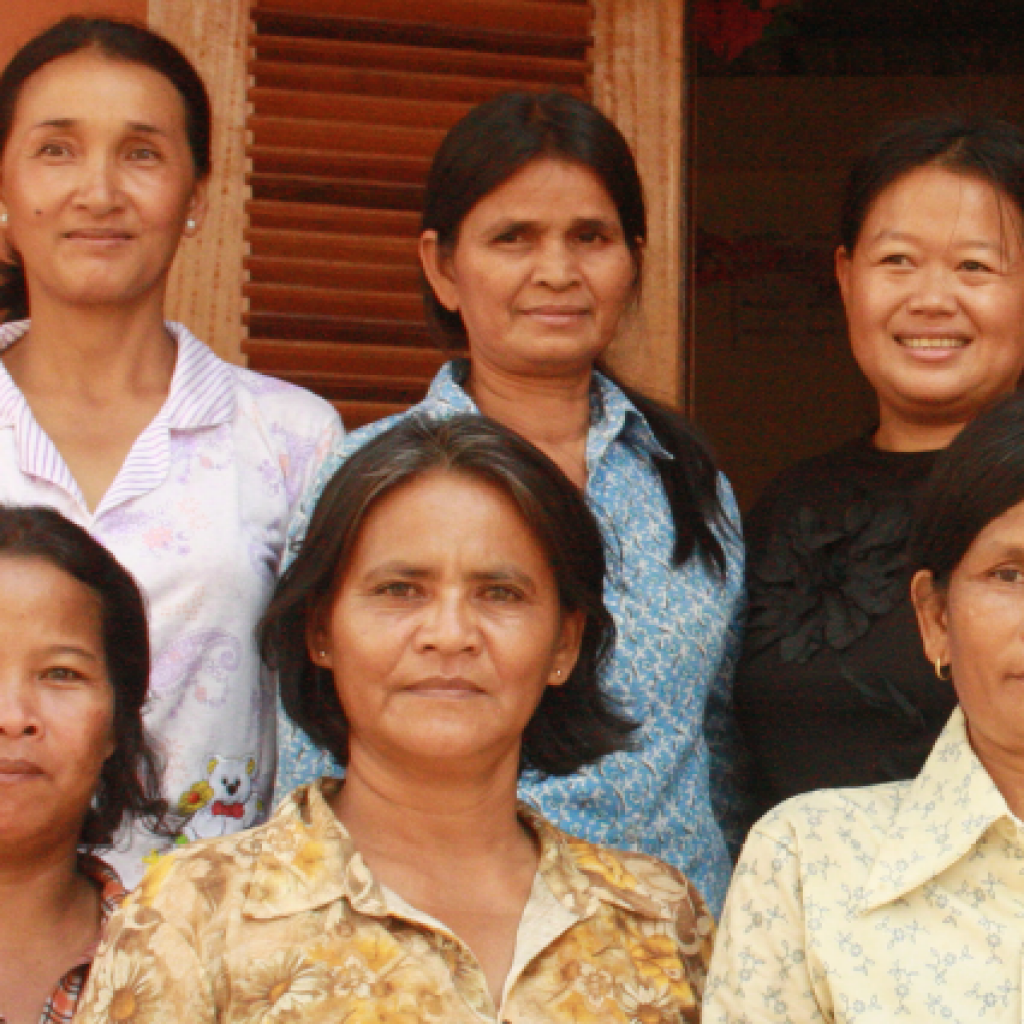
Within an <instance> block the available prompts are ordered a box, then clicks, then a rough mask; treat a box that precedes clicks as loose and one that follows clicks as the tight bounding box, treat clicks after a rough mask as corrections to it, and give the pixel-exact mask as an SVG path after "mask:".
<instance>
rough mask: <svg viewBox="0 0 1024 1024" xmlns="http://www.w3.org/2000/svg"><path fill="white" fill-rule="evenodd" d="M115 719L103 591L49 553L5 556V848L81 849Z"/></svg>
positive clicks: (0, 840)
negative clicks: (47, 557) (72, 573)
mask: <svg viewBox="0 0 1024 1024" xmlns="http://www.w3.org/2000/svg"><path fill="white" fill-rule="evenodd" d="M113 719H114V692H113V688H112V686H111V683H110V680H109V678H108V675H107V667H106V659H105V656H104V649H103V640H102V630H101V620H100V605H99V601H98V600H97V598H96V597H95V595H94V594H93V593H92V591H90V590H89V588H88V587H86V586H85V585H84V584H82V583H79V582H78V581H77V580H75V579H74V578H73V577H71V576H69V575H68V574H67V573H66V572H63V571H62V570H60V569H58V568H56V567H55V566H53V565H51V564H50V563H49V562H46V561H43V560H42V559H36V558H23V557H11V556H0V851H3V850H17V851H22V852H24V851H25V850H39V849H60V850H68V849H69V848H70V849H71V850H73V849H74V847H75V845H76V844H77V841H78V835H79V832H80V830H81V826H82V821H83V820H84V818H85V815H86V812H87V810H88V808H89V801H90V800H91V799H92V795H93V792H94V791H95V789H96V785H97V783H98V781H99V776H100V771H101V770H102V767H103V762H104V761H105V760H106V759H107V758H108V757H109V756H110V754H111V753H113V750H114V741H113Z"/></svg>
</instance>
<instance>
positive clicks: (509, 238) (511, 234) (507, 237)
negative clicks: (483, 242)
mask: <svg viewBox="0 0 1024 1024" xmlns="http://www.w3.org/2000/svg"><path fill="white" fill-rule="evenodd" d="M525 240H526V234H525V233H524V232H522V231H519V230H517V229H513V230H510V231H502V233H501V234H500V235H495V237H494V241H495V242H497V243H498V244H499V245H516V244H518V243H519V242H523V241H525Z"/></svg>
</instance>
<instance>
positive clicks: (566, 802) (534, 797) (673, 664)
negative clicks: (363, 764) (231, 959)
mask: <svg viewBox="0 0 1024 1024" xmlns="http://www.w3.org/2000/svg"><path fill="white" fill-rule="evenodd" d="M464 369H465V367H464V365H463V364H459V363H449V364H447V365H446V366H445V367H443V368H442V370H441V372H440V373H439V374H438V376H437V377H436V378H435V380H434V382H433V384H432V385H431V388H430V391H429V393H428V394H427V397H426V399H425V400H424V401H423V402H422V403H420V405H418V406H416V407H414V408H413V409H412V410H410V413H407V414H403V415H409V414H411V413H421V414H425V415H428V416H431V417H436V418H444V417H447V416H454V415H457V414H460V413H476V412H477V409H476V406H475V405H474V404H473V401H472V399H471V398H470V397H469V395H468V394H467V393H466V391H465V390H464V389H463V388H462V387H461V386H460V384H459V380H460V379H461V375H462V374H463V373H464ZM397 419H398V417H392V418H391V419H388V420H383V421H381V422H379V423H374V424H371V425H369V426H367V427H364V428H362V429H361V430H357V431H355V432H354V433H352V434H350V435H349V436H348V437H347V438H346V440H345V444H344V446H343V448H342V450H341V453H340V454H339V455H338V456H337V457H336V458H333V459H331V460H329V461H328V462H327V463H326V464H325V465H324V467H323V470H322V471H321V474H320V477H319V480H318V481H317V485H316V487H315V488H314V492H315V493H319V491H320V490H322V489H323V487H324V485H325V484H326V482H327V481H328V480H329V479H330V477H331V476H332V475H333V473H334V472H335V470H336V469H337V468H338V466H339V465H340V464H341V463H342V462H343V461H344V460H345V459H346V458H347V457H348V456H349V455H351V454H352V452H354V451H355V450H357V449H358V448H360V447H361V446H362V445H364V444H365V443H366V442H367V441H369V440H370V439H371V438H373V437H376V436H377V435H378V434H380V433H381V432H382V431H384V430H385V429H387V428H388V427H390V426H393V425H394V424H395V423H396V422H397ZM655 456H658V457H666V458H667V457H668V455H667V453H666V452H665V451H664V449H663V448H662V447H661V445H660V444H659V443H658V441H657V440H656V438H655V437H654V434H653V433H652V432H651V429H650V427H649V426H648V424H647V421H646V420H645V419H644V418H643V417H642V416H641V415H640V413H639V412H638V411H637V409H636V407H635V406H634V405H633V404H632V403H631V402H630V401H629V400H628V399H627V398H626V396H625V395H624V394H623V393H622V391H621V390H619V388H617V387H616V386H615V385H614V384H612V383H611V381H609V380H607V379H606V378H604V377H602V376H601V375H600V374H596V375H595V380H594V391H593V393H592V399H591V427H590V431H589V433H588V435H587V447H586V463H587V486H586V491H585V494H586V498H587V501H588V503H589V505H590V508H591V510H592V511H593V512H594V514H595V515H596V517H597V520H598V522H599V523H600V525H601V528H602V531H603V533H604V536H605V540H606V546H607V551H608V577H607V582H606V586H605V593H604V598H605V603H606V604H607V605H608V610H609V611H610V612H611V614H612V617H613V618H614V620H615V627H616V642H615V648H614V651H613V653H612V658H611V660H610V663H609V665H608V668H607V669H606V673H605V676H604V679H603V684H604V686H605V687H606V688H607V690H608V692H609V693H611V694H612V696H614V697H615V698H616V699H617V700H618V701H619V702H620V703H621V705H622V707H623V708H624V709H625V711H626V714H627V715H629V716H630V717H632V718H633V719H634V721H637V722H639V723H640V728H639V730H638V731H637V733H636V734H635V736H634V740H635V741H636V748H635V749H634V750H632V751H630V752H626V753H619V754H613V755H611V756H609V757H605V758H603V759H602V760H601V761H600V762H598V763H597V764H594V765H591V766H589V767H587V768H584V769H582V770H581V771H579V772H577V773H576V774H574V775H571V776H568V777H564V778H548V779H543V780H541V779H537V778H533V777H529V776H527V777H525V778H524V779H522V780H521V785H520V793H521V795H522V797H523V798H524V799H526V800H527V801H529V802H530V803H532V804H534V805H535V806H536V807H538V808H539V809H540V810H541V812H542V813H543V814H544V815H546V816H547V817H548V818H550V819H551V820H552V821H554V822H555V823H556V824H557V825H559V826H560V827H561V828H564V829H565V830H566V831H568V832H572V833H573V834H574V835H580V836H583V837H585V838H586V839H589V840H590V841H591V842H594V843H600V844H602V845H606V846H615V847H618V848H621V849H633V850H643V851H644V852H645V853H649V854H652V855H653V856H655V857H658V858H659V859H661V860H664V861H667V862H668V863H670V864H674V865H675V866H676V867H678V868H679V869H680V870H681V871H682V872H683V873H684V874H685V875H686V876H687V877H688V878H690V879H691V880H692V881H693V882H694V883H695V884H696V885H697V887H698V888H699V889H700V891H701V893H703V895H704V898H705V899H706V900H707V901H708V904H709V906H711V908H712V910H713V911H714V912H715V913H717V912H718V910H720V909H721V905H722V900H723V899H724V897H725V890H726V887H727V885H728V883H729V875H730V873H731V870H732V862H731V859H730V856H729V852H728V849H727V843H728V844H729V845H731V846H732V847H733V849H734V851H735V852H738V849H739V844H740V842H741V841H742V837H743V834H744V832H745V829H746V825H747V824H749V818H748V811H747V803H746V794H745V777H744V775H743V769H742V765H743V760H742V756H741V752H740V747H739V743H738V738H737V731H736V724H735V720H734V715H733V705H732V676H733V669H734V667H735V660H736V657H737V654H738V651H739V642H740V626H741V620H742V615H743V546H742V542H741V538H740V529H739V522H738V513H737V511H736V505H735V501H734V499H733V496H732V491H731V489H730V487H729V484H728V482H727V481H726V480H725V478H724V477H720V478H719V488H720V493H721V498H722V504H723V507H724V509H725V514H726V517H727V519H728V522H729V527H730V528H727V529H726V530H725V531H723V534H722V535H721V537H720V539H721V541H722V544H723V547H724V549H725V552H726V556H727V559H728V566H727V574H726V578H725V579H724V580H722V579H720V578H718V577H717V576H716V575H714V573H713V572H711V571H710V570H709V569H708V568H707V566H706V565H705V564H704V562H703V560H702V559H700V558H698V557H694V558H691V559H690V560H689V561H688V562H687V563H686V564H685V565H683V566H681V567H678V568H677V567H674V566H673V565H672V563H671V552H672V543H673V538H674V530H673V526H672V517H671V512H670V510H669V506H668V501H667V499H666V497H665V492H664V489H663V488H662V484H661V478H660V477H659V476H658V474H657V471H656V468H655V466H654V457H655ZM309 511H310V509H309V508H307V509H306V513H307V514H308V512H309ZM305 525H306V524H305V521H303V520H301V519H300V520H299V521H298V522H297V524H296V528H295V530H294V531H293V534H292V537H293V544H296V545H297V544H298V543H299V541H300V538H301V536H302V534H303V533H304V532H305ZM278 741H279V752H280V753H279V761H278V780H277V793H278V794H283V793H287V792H289V791H290V790H292V789H294V788H295V787H296V786H298V785H300V784H302V783H304V782H309V781H311V780H312V779H314V778H317V777H319V776H321V775H332V774H341V772H342V769H341V768H339V766H337V765H335V764H334V763H333V762H332V760H331V758H330V757H329V755H327V754H325V753H324V752H323V751H321V750H319V749H318V748H317V747H316V746H315V745H314V744H313V743H312V741H311V740H310V739H309V737H307V736H306V735H305V733H303V732H302V731H301V730H300V729H298V728H297V727H296V726H295V725H294V724H293V723H292V722H291V720H290V719H289V718H288V716H287V715H286V714H285V713H284V711H283V709H281V708H280V707H279V709H278Z"/></svg>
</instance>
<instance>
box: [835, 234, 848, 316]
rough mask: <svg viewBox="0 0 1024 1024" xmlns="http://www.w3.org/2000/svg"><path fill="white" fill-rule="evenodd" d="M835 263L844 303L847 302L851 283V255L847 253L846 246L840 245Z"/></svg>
mask: <svg viewBox="0 0 1024 1024" xmlns="http://www.w3.org/2000/svg"><path fill="white" fill-rule="evenodd" d="M835 261H836V281H838V282H839V292H840V294H841V295H842V297H843V302H846V298H847V294H846V293H847V289H848V287H849V283H850V254H849V253H848V252H847V251H846V246H845V245H840V246H839V247H838V248H837V249H836V255H835Z"/></svg>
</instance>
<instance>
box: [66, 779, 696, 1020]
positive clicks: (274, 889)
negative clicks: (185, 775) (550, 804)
mask: <svg viewBox="0 0 1024 1024" xmlns="http://www.w3.org/2000/svg"><path fill="white" fill-rule="evenodd" d="M336 785H337V783H336V782H331V781H324V782H321V783H319V784H317V785H315V786H312V787H303V788H302V789H300V790H298V791H296V793H295V794H293V795H292V797H291V798H290V799H289V800H287V801H285V803H284V805H283V806H282V808H281V810H280V811H279V812H278V813H277V815H275V817H274V818H273V819H271V821H269V822H268V823H267V824H266V825H263V826H261V827H259V828H257V829H253V830H251V831H249V832H246V833H241V834H238V835H233V836H225V837H223V838H221V839H213V840H209V841H206V842H200V843H196V844H194V845H192V846H188V847H185V848H183V849H181V850H180V851H178V852H176V853H174V854H171V855H168V856H167V857H163V858H161V859H160V861H159V862H158V863H157V864H156V865H155V866H154V868H153V870H152V872H151V874H150V875H149V876H148V877H147V879H146V880H145V882H144V883H143V885H142V887H141V888H140V889H139V890H138V891H137V892H136V893H135V894H134V896H132V897H131V898H130V899H129V900H128V902H127V903H126V904H125V906H124V908H123V909H122V911H121V912H120V913H119V914H118V915H116V916H115V918H114V919H112V921H111V924H110V927H109V929H108V933H107V939H106V941H105V943H104V946H103V948H101V950H100V953H99V955H98V957H97V959H96V961H95V963H94V965H93V970H92V975H91V980H90V984H89V988H88V990H87V991H86V993H85V995H84V996H83V1000H82V1003H81V1005H80V1008H79V1016H78V1018H77V1022H78V1024H100V1022H107V1024H178V1022H180V1021H183V1020H188V1021H189V1022H190V1024H204V1022H209V1024H212V1022H213V1021H218V1022H224V1024H256V1022H257V1021H259V1022H262V1024H321V1022H322V1024H339V1022H344V1024H481V1022H482V1021H498V1020H514V1021H517V1022H521V1024H548V1022H550V1024H570V1022H571V1024H669V1022H671V1024H680V1022H694V1021H698V1020H699V1019H700V1011H699V1005H700V997H701V994H702V992H703V986H704V977H705V973H706V967H707V963H708V959H709V955H710V944H711V939H712V934H713V924H712V921H711V918H710V916H709V914H708V912H707V910H706V908H705V906H704V903H703V901H702V900H701V898H700V896H699V895H698V894H697V893H696V891H695V890H694V889H693V887H692V886H691V885H690V884H689V882H687V880H686V879H685V878H683V876H682V875H680V874H679V873H678V872H677V871H676V870H675V869H674V868H670V867H667V866H666V865H664V864H661V863H660V862H658V861H656V860H653V859H652V858H649V857H645V856H644V855H642V854H637V853H621V852H618V851H612V850H603V849H598V848H597V847H594V846H592V845H591V844H589V843H586V842H583V841H581V840H578V839H573V838H570V837H568V836H566V835H565V834H564V833H562V832H560V831H559V830H558V829H556V828H555V827H554V826H552V825H550V824H549V823H548V822H546V821H545V820H544V819H543V818H541V817H540V816H539V815H537V814H536V813H535V812H533V811H531V810H529V809H528V808H526V807H521V808H520V815H521V818H522V820H523V822H524V824H526V826H527V827H528V828H530V829H531V830H532V831H533V832H534V833H535V835H536V836H537V839H538V842H539V845H540V850H541V857H540V866H539V869H538V879H537V881H536V883H535V885H534V891H533V894H532V895H531V897H530V901H529V903H528V904H527V907H526V910H525V913H524V918H523V922H522V925H521V927H520V934H519V945H518V946H517V951H516V961H515V964H514V965H513V968H512V973H511V975H510V982H509V984H508V985H507V987H506V992H505V997H504V1001H503V1005H502V1006H501V1007H495V1006H494V1005H493V1003H492V1001H491V998H490V996H489V994H488V990H487V985H486V981H485V979H484V975H483V972H482V970H481V969H480V966H479V964H478V963H477V961H476V959H475V958H474V956H473V954H472V952H471V951H470V950H469V949H468V948H467V947H465V946H464V945H462V944H461V943H459V942H458V941H457V940H456V939H454V938H453V936H452V935H451V933H450V932H448V931H447V930H446V929H444V927H443V926H442V925H440V924H438V923H436V922H432V919H430V918H428V917H426V915H422V914H420V913H419V912H417V911H415V910H413V909H412V908H408V907H407V906H403V904H402V903H401V901H400V900H398V901H397V902H396V900H397V897H394V895H393V894H389V893H388V892H387V891H386V890H385V889H383V888H382V887H381V886H380V885H379V884H378V883H377V882H376V880H375V879H374V877H373V875H372V873H371V872H370V871H369V870H368V869H367V867H366V864H365V862H364V861H363V859H362V857H360V856H359V854H358V852H357V851H356V850H355V848H354V846H353V844H352V840H351V838H350V837H349V836H348V834H347V833H346V832H345V830H344V828H343V827H342V826H341V825H340V824H339V823H338V821H337V820H336V819H335V817H334V815H333V814H332V813H331V811H330V808H329V807H328V805H327V803H326V802H325V800H324V793H325V791H326V792H327V793H328V794H330V793H331V792H332V791H333V789H332V787H334V786H336ZM435 926H436V927H435Z"/></svg>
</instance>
